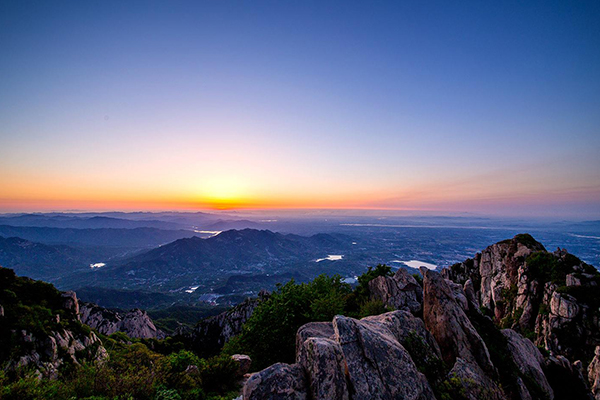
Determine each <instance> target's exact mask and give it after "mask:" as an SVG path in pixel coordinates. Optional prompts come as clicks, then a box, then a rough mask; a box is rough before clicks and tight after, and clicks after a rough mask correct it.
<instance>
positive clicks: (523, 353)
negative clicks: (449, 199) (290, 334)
mask: <svg viewBox="0 0 600 400" xmlns="http://www.w3.org/2000/svg"><path fill="white" fill-rule="evenodd" d="M421 272H422V274H423V287H422V297H418V296H419V295H421V292H420V291H419V290H416V289H415V288H414V287H412V286H411V285H412V283H411V282H410V279H409V278H408V276H407V274H406V273H402V272H401V273H398V274H396V276H394V277H379V278H376V279H374V280H373V281H371V282H370V283H369V289H370V293H371V296H372V297H371V298H372V299H377V300H380V301H382V302H384V304H386V305H388V306H391V307H398V308H400V310H398V311H393V312H388V313H385V314H381V315H376V316H370V317H366V318H363V319H361V320H356V319H353V318H349V317H345V316H340V315H338V316H336V317H335V318H334V319H333V321H332V322H313V323H309V324H306V325H304V326H302V327H301V328H300V329H299V330H298V333H297V335H296V363H295V364H293V365H281V364H276V365H275V366H272V367H270V368H267V369H266V370H263V371H261V372H259V373H258V374H256V378H254V376H253V378H254V379H253V380H252V378H251V380H252V384H251V385H248V384H247V385H246V387H245V388H244V398H246V399H248V398H259V397H260V396H262V397H264V398H281V399H288V398H310V399H315V400H316V399H348V400H351V399H433V398H435V396H436V395H437V396H438V398H453V399H454V398H456V399H470V400H476V399H492V400H509V399H510V400H515V399H521V400H538V399H539V400H541V399H546V400H552V399H556V400H561V399H571V398H573V399H575V398H577V399H591V398H592V397H591V396H592V393H593V395H594V396H595V398H596V399H597V400H600V310H599V309H598V307H599V305H600V301H599V300H598V292H597V287H598V286H600V273H598V272H597V271H595V269H593V267H590V266H586V265H585V263H582V262H581V261H580V260H579V259H577V258H576V257H574V256H571V255H569V254H568V253H567V252H566V251H564V250H558V251H556V252H554V253H549V252H547V251H545V249H544V248H543V246H542V245H541V244H539V243H538V242H536V241H535V240H533V238H531V236H529V235H517V236H516V237H515V238H513V239H510V240H506V241H502V242H500V243H497V244H495V245H492V246H490V247H488V248H487V249H486V250H484V251H483V252H482V253H481V254H478V255H476V256H475V257H474V258H473V259H471V260H467V261H465V262H464V263H460V264H455V265H454V266H452V267H451V268H448V269H445V270H443V271H442V273H441V274H440V273H437V272H435V271H430V270H427V269H424V268H423V269H422V270H421ZM410 278H412V277H410ZM415 282H416V281H415ZM417 285H418V284H417ZM419 288H420V286H419ZM412 289H415V290H412ZM411 296H412V297H411ZM413 301H414V302H415V303H416V304H419V307H422V308H421V310H422V318H420V317H418V315H419V313H417V312H415V310H418V309H417V308H416V307H412V306H411V304H413ZM416 315H417V316H416ZM507 327H512V328H514V329H507ZM500 328H504V329H502V330H500ZM525 336H527V337H531V338H533V339H532V340H530V339H528V338H526V337H525ZM595 343H597V344H596V345H594V344H595ZM592 345H594V347H590V346H592ZM538 346H540V347H541V346H543V347H545V349H542V351H543V353H542V351H540V349H539V348H538ZM596 346H597V347H596ZM590 348H591V349H592V351H590ZM594 349H595V352H594V351H593V350H594ZM440 359H442V360H443V361H444V362H441V361H440ZM590 360H591V362H590ZM420 371H422V372H424V374H422V373H421V372H420ZM248 382H249V383H250V381H248ZM285 382H287V383H285ZM286 384H291V385H294V386H293V387H294V388H295V389H294V390H296V392H294V391H289V390H288V391H286V390H285V387H284V386H285V385H286ZM270 385H274V386H273V387H270ZM288 389H289V388H288ZM434 393H435V395H434ZM251 396H255V397H251ZM294 396H300V397H294Z"/></svg>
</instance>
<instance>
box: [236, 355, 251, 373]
mask: <svg viewBox="0 0 600 400" xmlns="http://www.w3.org/2000/svg"><path fill="white" fill-rule="evenodd" d="M231 358H232V360H233V361H235V363H236V364H237V365H238V369H237V372H236V375H237V377H238V378H241V377H243V376H244V375H245V374H246V373H247V372H248V371H249V370H250V366H251V365H252V359H251V358H250V356H247V355H245V354H234V355H232V356H231Z"/></svg>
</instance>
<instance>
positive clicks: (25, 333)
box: [0, 269, 108, 379]
mask: <svg viewBox="0 0 600 400" xmlns="http://www.w3.org/2000/svg"><path fill="white" fill-rule="evenodd" d="M2 272H3V273H5V274H6V275H8V276H9V277H10V278H9V279H10V280H12V281H13V282H18V284H19V285H20V287H19V289H21V290H23V289H25V288H29V290H39V287H40V285H46V287H45V288H44V289H45V292H44V295H45V296H46V298H44V299H43V300H44V301H45V302H46V303H48V304H53V305H54V307H56V308H53V309H47V311H48V312H49V313H52V315H53V316H52V317H51V318H50V320H48V321H42V320H39V321H36V322H38V323H39V325H36V326H33V327H32V326H31V324H25V326H24V325H20V324H19V322H20V321H22V320H23V321H28V320H30V319H31V318H36V317H38V318H39V316H40V314H38V315H36V317H33V316H32V315H24V314H23V313H27V309H28V308H27V307H22V308H20V309H19V314H17V315H15V314H14V312H15V309H14V308H10V309H8V313H9V314H10V315H8V317H7V318H8V320H7V321H3V323H4V324H5V325H4V326H3V327H2V328H3V329H2V330H3V331H4V332H7V333H9V334H10V337H11V340H10V342H11V343H10V345H11V347H12V349H10V351H7V352H6V353H5V354H7V353H8V354H9V358H8V359H6V360H0V361H6V364H4V365H5V367H6V370H7V371H9V372H11V373H15V374H18V373H19V371H20V370H21V369H24V368H25V369H32V370H33V371H34V374H35V375H36V376H37V377H39V378H42V377H43V378H48V379H56V378H57V377H58V375H59V369H60V368H61V366H63V365H65V364H75V365H79V364H80V363H81V362H83V361H86V362H103V361H104V360H106V359H107V358H108V353H107V352H106V349H105V348H104V347H103V346H102V342H101V340H100V339H99V338H98V336H96V334H95V333H94V332H93V331H91V330H90V328H88V327H86V326H84V325H82V324H81V323H80V321H79V318H78V314H77V312H78V301H77V296H76V294H75V292H65V293H61V292H58V291H57V290H56V289H54V288H53V287H51V286H50V285H48V284H43V283H41V282H35V281H33V280H30V279H28V278H19V277H16V276H14V274H12V275H11V273H7V272H6V270H5V269H3V270H2ZM11 272H12V271H11ZM3 283H5V284H7V283H6V282H3ZM6 287H8V284H7V286H6ZM13 288H14V287H13ZM13 288H11V289H13ZM13 290H15V289H13ZM35 295H36V296H40V294H39V293H36V294H35ZM38 307H43V306H40V305H38ZM60 315H62V318H61V317H60ZM6 345H8V343H6ZM2 350H4V351H6V350H8V348H3V349H2Z"/></svg>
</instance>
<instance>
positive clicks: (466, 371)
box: [448, 358, 506, 400]
mask: <svg viewBox="0 0 600 400" xmlns="http://www.w3.org/2000/svg"><path fill="white" fill-rule="evenodd" d="M448 377H449V378H454V379H458V380H459V381H460V383H461V386H462V388H463V392H464V397H466V398H467V399H468V400H480V399H486V400H505V399H506V396H505V395H504V393H503V392H502V389H501V388H500V387H498V385H496V383H495V382H494V381H492V380H491V379H490V378H488V376H487V375H486V374H485V373H484V372H483V371H482V370H481V368H480V367H479V366H478V365H477V364H474V363H469V362H467V361H465V360H463V359H462V358H457V359H456V362H455V363H454V366H453V367H452V369H451V370H450V373H449V374H448Z"/></svg>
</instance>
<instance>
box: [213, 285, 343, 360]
mask: <svg viewBox="0 0 600 400" xmlns="http://www.w3.org/2000/svg"><path fill="white" fill-rule="evenodd" d="M350 293H351V289H350V286H349V285H348V284H346V283H343V282H342V278H341V276H339V275H336V276H333V277H328V276H325V275H320V276H318V277H317V278H315V279H314V280H313V281H312V282H310V283H302V284H297V283H295V282H294V280H291V281H289V282H288V283H286V284H285V285H280V286H278V288H277V290H276V291H275V292H274V293H273V294H272V295H271V297H270V298H269V299H268V300H267V301H264V302H263V303H261V304H260V305H259V306H258V307H257V308H256V310H254V313H253V314H252V317H251V318H250V320H249V321H248V322H247V323H246V324H245V325H244V328H243V330H242V333H241V334H240V335H239V336H237V337H236V338H233V339H232V340H230V341H229V342H228V343H227V344H226V345H225V348H224V352H225V353H228V354H234V353H244V354H248V355H249V356H250V357H251V358H252V367H253V369H257V370H258V369H262V368H266V367H267V366H269V365H271V364H273V363H275V362H279V361H281V362H289V363H292V362H293V361H294V358H295V339H296V331H297V330H298V328H300V327H301V326H302V325H304V324H306V323H307V322H311V321H331V320H332V319H333V317H334V316H335V315H336V314H340V313H343V311H344V309H345V307H346V301H347V298H348V296H349V295H350Z"/></svg>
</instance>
